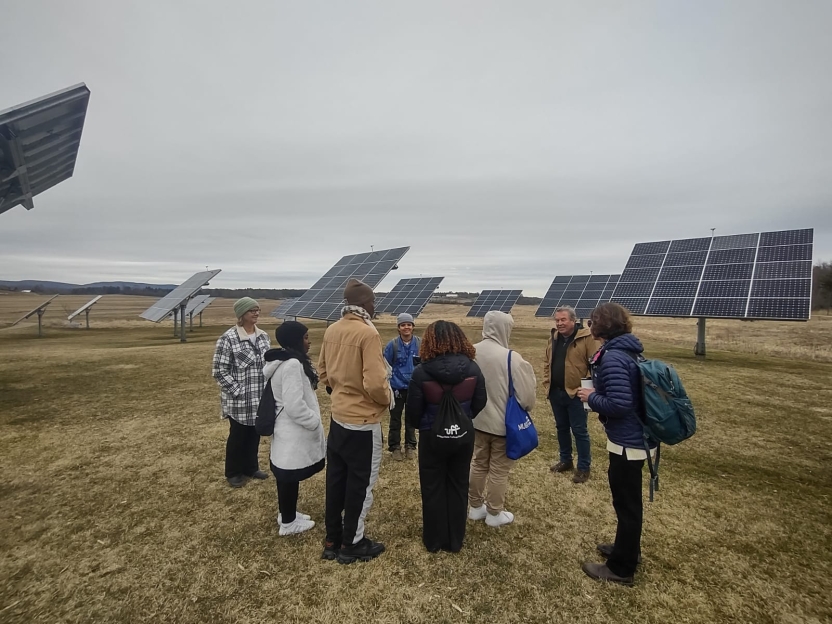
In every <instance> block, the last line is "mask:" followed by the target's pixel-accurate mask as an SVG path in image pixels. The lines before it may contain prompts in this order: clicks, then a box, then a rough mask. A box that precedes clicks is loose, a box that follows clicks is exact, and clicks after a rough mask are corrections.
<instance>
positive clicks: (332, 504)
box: [326, 420, 382, 546]
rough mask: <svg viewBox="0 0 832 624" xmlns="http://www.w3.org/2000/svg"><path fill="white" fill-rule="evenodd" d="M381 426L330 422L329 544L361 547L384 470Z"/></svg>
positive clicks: (327, 485) (327, 534)
mask: <svg viewBox="0 0 832 624" xmlns="http://www.w3.org/2000/svg"><path fill="white" fill-rule="evenodd" d="M381 451H382V435H381V423H378V424H375V425H365V426H364V427H363V428H362V429H353V428H350V427H349V426H343V425H341V424H339V423H337V422H335V421H334V420H332V421H331V422H330V426H329V436H328V437H327V448H326V541H327V542H332V543H333V544H335V545H336V546H338V545H347V546H348V545H351V544H357V543H358V542H359V541H361V539H362V538H363V537H364V519H365V518H366V517H367V512H368V511H370V506H372V504H373V486H374V485H375V483H376V480H377V479H378V470H379V467H380V466H381Z"/></svg>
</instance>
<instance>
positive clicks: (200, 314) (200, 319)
mask: <svg viewBox="0 0 832 624" xmlns="http://www.w3.org/2000/svg"><path fill="white" fill-rule="evenodd" d="M199 326H200V327H202V312H200V313H199Z"/></svg>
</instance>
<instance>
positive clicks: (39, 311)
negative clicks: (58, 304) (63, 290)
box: [11, 295, 58, 327]
mask: <svg viewBox="0 0 832 624" xmlns="http://www.w3.org/2000/svg"><path fill="white" fill-rule="evenodd" d="M57 296H58V295H53V296H52V297H50V298H49V299H47V300H46V301H44V302H43V303H41V304H40V305H39V306H38V307H36V308H35V309H34V310H32V311H31V312H27V313H26V314H24V315H23V316H21V317H20V318H19V319H17V320H16V321H15V322H14V323H12V324H11V326H12V327H14V326H15V325H17V324H18V323H19V322H20V321H25V320H26V319H27V318H29V317H30V316H32V315H33V314H38V316H40V314H42V312H41V310H43V309H44V308H46V306H48V305H49V304H50V303H52V302H53V301H54V300H55V299H56V298H57Z"/></svg>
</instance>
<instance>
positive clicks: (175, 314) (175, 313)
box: [173, 308, 179, 338]
mask: <svg viewBox="0 0 832 624" xmlns="http://www.w3.org/2000/svg"><path fill="white" fill-rule="evenodd" d="M178 319H179V308H174V309H173V337H174V338H176V336H177V334H178V333H179V331H178V330H179V323H178Z"/></svg>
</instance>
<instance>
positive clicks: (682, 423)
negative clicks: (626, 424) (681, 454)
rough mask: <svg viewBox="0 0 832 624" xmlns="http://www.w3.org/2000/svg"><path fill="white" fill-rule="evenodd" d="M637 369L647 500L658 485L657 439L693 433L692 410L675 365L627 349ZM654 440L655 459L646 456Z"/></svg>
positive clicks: (667, 441)
mask: <svg viewBox="0 0 832 624" xmlns="http://www.w3.org/2000/svg"><path fill="white" fill-rule="evenodd" d="M630 355H631V356H633V358H634V359H635V361H636V364H637V365H638V368H639V371H640V372H641V388H642V405H643V406H644V409H643V411H642V414H641V422H642V424H643V425H644V448H645V449H646V450H647V466H648V468H649V469H650V501H651V502H652V501H653V491H654V490H656V491H658V489H659V459H660V457H661V443H664V444H671V445H673V444H679V442H682V441H684V440H687V439H688V438H689V437H691V436H692V435H693V434H694V433H696V414H695V413H694V410H693V403H691V400H690V398H689V397H688V394H687V392H685V387H684V385H682V380H681V379H680V378H679V374H678V373H677V372H676V369H675V368H673V366H671V365H670V364H666V363H665V362H662V361H661V360H648V359H646V358H645V357H643V356H641V355H636V354H635V353H630ZM651 440H652V441H654V442H656V443H657V446H656V459H655V460H653V459H652V458H651V456H650V445H649V441H651Z"/></svg>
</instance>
